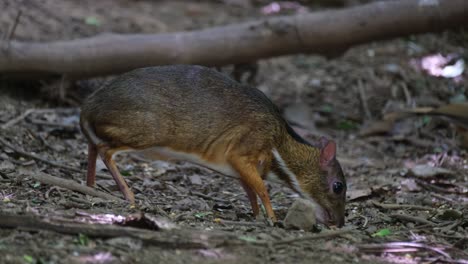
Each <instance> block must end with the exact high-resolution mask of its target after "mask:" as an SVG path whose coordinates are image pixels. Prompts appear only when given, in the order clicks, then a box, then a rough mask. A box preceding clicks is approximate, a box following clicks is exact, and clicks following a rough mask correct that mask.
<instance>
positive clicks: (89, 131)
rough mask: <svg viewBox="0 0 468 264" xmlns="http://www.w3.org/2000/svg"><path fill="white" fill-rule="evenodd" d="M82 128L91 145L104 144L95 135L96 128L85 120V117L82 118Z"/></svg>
mask: <svg viewBox="0 0 468 264" xmlns="http://www.w3.org/2000/svg"><path fill="white" fill-rule="evenodd" d="M80 126H81V131H82V132H83V134H84V135H85V136H86V138H87V139H88V141H89V143H90V144H93V145H95V146H97V145H99V144H101V143H103V142H102V140H101V139H100V138H98V136H96V133H94V128H93V127H92V126H91V124H90V123H89V121H87V120H85V119H84V118H83V116H81V118H80Z"/></svg>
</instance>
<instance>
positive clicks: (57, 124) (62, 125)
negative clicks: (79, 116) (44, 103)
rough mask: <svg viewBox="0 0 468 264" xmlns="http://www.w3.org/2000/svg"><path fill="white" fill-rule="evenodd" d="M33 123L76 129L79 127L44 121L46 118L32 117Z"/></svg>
mask: <svg viewBox="0 0 468 264" xmlns="http://www.w3.org/2000/svg"><path fill="white" fill-rule="evenodd" d="M30 121H31V123H32V124H34V125H40V126H52V127H62V128H66V129H76V128H77V127H76V126H75V125H72V124H62V123H57V122H49V121H44V120H39V119H31V120H30Z"/></svg>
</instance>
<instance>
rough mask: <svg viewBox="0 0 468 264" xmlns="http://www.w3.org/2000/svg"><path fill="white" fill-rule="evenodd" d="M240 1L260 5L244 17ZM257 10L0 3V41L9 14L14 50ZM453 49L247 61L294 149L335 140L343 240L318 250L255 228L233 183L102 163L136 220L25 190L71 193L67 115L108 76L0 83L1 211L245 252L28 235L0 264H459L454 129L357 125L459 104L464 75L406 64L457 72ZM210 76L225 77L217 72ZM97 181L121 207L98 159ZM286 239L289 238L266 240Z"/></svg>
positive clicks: (372, 49)
mask: <svg viewBox="0 0 468 264" xmlns="http://www.w3.org/2000/svg"><path fill="white" fill-rule="evenodd" d="M249 2H257V3H260V2H263V3H260V4H258V5H246V3H249ZM266 2H268V1H149V0H138V1H137V0H116V1H110V0H101V1H91V0H81V1H78V0H68V1H53V0H43V1H39V0H37V1H22V2H21V1H13V0H8V1H2V2H0V9H1V10H2V13H1V14H0V30H2V33H3V34H4V32H5V29H8V28H10V27H11V24H12V21H14V20H15V16H16V14H17V12H18V7H19V6H21V9H22V12H23V13H22V16H21V18H20V23H19V24H18V27H17V29H16V31H15V35H14V38H15V39H18V40H34V41H50V40H62V39H74V38H79V37H85V36H92V35H95V34H99V33H104V32H115V33H160V32H172V31H180V30H192V29H198V28H205V27H210V26H214V25H223V24H228V23H234V22H239V21H246V20H249V19H254V18H258V17H262V16H265V15H264V14H262V12H261V8H262V5H264V4H265V3H266ZM307 8H308V9H309V10H311V11H317V10H320V9H321V8H323V7H317V6H308V7H307ZM290 12H292V11H289V13H290ZM467 43H468V36H467V33H466V31H461V30H459V31H450V32H444V33H439V34H427V35H420V36H412V37H408V38H402V39H395V40H392V41H385V42H377V43H370V44H366V45H362V46H359V47H355V48H353V49H350V50H349V51H347V52H346V53H345V54H343V56H340V57H338V58H336V59H332V60H327V59H325V58H323V57H320V56H312V55H295V56H286V57H281V58H274V59H268V60H262V61H259V62H257V63H258V67H259V71H258V74H257V75H256V76H255V80H254V82H253V83H252V84H253V85H254V86H256V87H257V88H259V89H261V90H262V91H263V92H265V93H266V94H267V95H268V96H269V97H270V98H271V99H272V100H273V101H274V102H275V103H276V104H277V105H278V106H280V108H281V109H282V111H283V113H284V115H285V117H286V118H287V119H288V120H289V121H290V122H291V124H293V126H294V128H296V129H297V130H298V132H300V133H301V134H302V135H304V136H305V137H306V138H308V139H310V140H312V139H313V138H314V137H315V136H319V135H327V136H329V137H331V138H333V139H335V140H336V141H337V143H338V159H339V160H340V162H341V164H342V166H343V169H344V172H345V175H346V178H347V184H348V197H347V198H348V202H347V205H346V225H345V226H346V228H351V229H354V231H352V233H348V234H344V235H341V236H339V237H335V238H325V239H319V240H312V239H310V240H300V239H299V238H301V237H304V236H309V235H313V234H314V232H318V231H319V230H320V229H322V230H323V229H324V227H320V226H319V227H318V228H317V230H314V231H300V230H286V229H284V228H283V227H270V226H268V225H266V224H265V223H263V222H261V221H260V222H256V221H255V219H253V217H252V214H251V209H250V205H249V202H248V199H247V196H246V195H245V193H244V191H243V190H242V188H241V187H240V185H239V183H238V182H237V181H236V180H235V179H231V178H227V177H226V176H222V175H219V174H217V173H214V172H211V171H209V170H206V169H204V168H200V167H196V166H194V165H191V164H189V163H178V164H172V163H165V162H161V161H149V160H145V159H143V158H141V157H139V156H135V155H122V156H119V157H118V158H117V161H118V166H119V168H120V170H121V172H122V174H123V175H124V176H125V177H126V179H127V181H128V183H129V184H130V185H131V188H132V189H133V190H134V191H135V195H136V199H137V201H138V202H137V206H136V208H130V207H129V206H128V205H127V204H126V203H123V202H112V201H109V200H106V199H102V198H96V197H91V196H89V195H84V194H82V193H80V192H76V191H72V190H69V189H68V188H62V187H57V186H54V185H50V184H44V183H41V182H39V181H38V180H37V178H34V175H51V176H56V177H60V178H62V179H67V180H73V181H75V182H77V183H81V184H85V183H84V180H85V170H86V164H87V162H86V154H87V147H86V146H87V144H86V140H85V138H84V137H83V135H82V134H81V132H80V129H79V125H78V121H79V103H80V102H81V101H82V100H83V98H84V97H85V96H86V95H87V94H89V92H90V91H92V90H93V89H96V87H98V86H99V85H100V84H102V83H103V82H105V81H106V80H107V79H109V78H112V77H106V78H96V79H93V80H80V81H77V82H73V83H66V84H63V83H61V82H60V80H57V81H54V82H51V81H40V82H29V81H28V82H12V81H11V80H9V79H7V78H3V77H2V78H1V81H0V126H3V125H5V124H7V123H8V122H9V121H11V120H14V119H15V118H16V117H19V116H21V115H22V114H23V113H25V112H26V111H28V110H29V111H30V112H29V114H28V115H27V116H23V118H20V119H17V122H15V123H14V124H13V123H12V124H11V125H8V126H7V127H6V128H2V129H1V130H0V137H1V138H2V139H4V140H5V141H6V142H7V143H9V144H10V145H12V148H7V147H5V145H4V144H0V145H3V146H2V148H0V186H1V188H0V199H1V201H0V208H1V212H3V213H12V214H16V215H28V214H29V215H30V214H35V215H40V216H42V217H45V218H47V217H50V218H51V219H53V218H62V219H63V218H66V219H81V218H83V217H84V218H86V217H89V218H92V216H103V215H107V216H108V217H111V216H119V215H120V216H128V215H131V214H135V213H139V212H144V213H145V214H146V215H148V216H154V217H161V218H164V219H167V220H169V221H171V222H172V223H174V224H176V225H177V228H178V230H181V234H182V235H181V236H179V237H178V238H177V239H179V240H180V241H185V242H187V241H190V240H191V239H192V235H193V234H198V233H197V232H206V233H208V234H210V233H212V234H225V236H226V240H229V239H228V238H229V237H231V236H233V237H236V238H237V239H238V240H240V241H244V242H245V243H239V244H236V245H234V244H230V243H228V242H226V243H219V244H217V245H215V246H206V247H205V248H202V247H189V246H177V245H178V244H177V243H175V244H174V246H167V245H165V246H161V244H157V243H156V244H154V243H153V244H152V243H147V240H145V239H138V238H129V237H124V236H119V237H113V238H102V237H94V236H87V235H83V234H63V233H61V232H53V231H50V230H45V229H44V230H39V229H41V228H40V227H39V226H37V228H32V229H33V230H28V229H27V228H20V229H8V228H1V229H0V263H136V262H139V263H221V262H223V263H266V262H273V263H310V262H312V263H315V262H317V263H318V262H322V263H468V253H467V248H468V240H467V237H468V231H467V227H468V219H467V213H468V207H467V204H468V196H467V194H468V152H467V150H466V149H463V147H462V143H461V142H462V140H463V139H462V137H461V135H462V134H461V132H460V131H461V130H458V129H457V127H458V126H457V125H456V123H453V122H452V121H451V120H449V119H444V118H439V117H437V116H427V115H414V116H410V117H407V118H404V119H402V120H399V121H398V122H396V123H395V124H393V126H391V127H386V129H383V128H381V127H380V129H378V131H377V132H376V130H375V129H372V128H375V127H376V126H377V127H379V126H378V124H379V121H380V120H382V118H383V116H384V115H385V114H387V113H390V112H392V111H395V110H399V109H404V108H411V107H422V106H426V107H438V106H441V105H446V104H449V103H454V102H466V97H467V96H468V89H467V78H468V74H467V72H468V71H466V70H465V72H464V74H462V75H461V76H459V77H457V78H442V77H435V76H431V75H430V74H428V73H427V72H425V71H423V70H421V69H420V68H418V67H415V66H414V65H415V64H417V63H416V62H417V61H418V60H419V59H421V58H423V57H424V56H427V55H431V54H438V53H440V54H442V55H449V54H450V55H451V56H458V57H460V58H463V57H464V58H465V61H466V58H468V57H467V54H468V53H467V52H468V50H467V48H466V47H467ZM222 70H223V71H224V72H226V73H229V72H230V71H231V70H232V67H231V66H226V67H224V68H223V69H222ZM64 87H65V88H66V89H65V90H64V89H63V88H64ZM60 88H62V89H60ZM58 90H62V92H57V91H58ZM31 109H33V110H31ZM464 122H465V124H466V119H465V121H464ZM376 124H377V125H376ZM465 146H466V145H465ZM21 150H24V151H25V152H27V153H32V154H35V155H36V156H39V157H41V158H42V159H45V160H46V162H44V161H40V160H38V159H37V158H36V159H34V158H31V157H30V156H29V157H28V156H25V155H22V154H21V153H20V151H21ZM47 161H49V162H47ZM51 162H55V163H59V164H62V165H64V166H62V167H58V166H53V164H51ZM76 169H78V171H77V170H76ZM98 170H99V173H100V175H101V176H99V177H98V181H97V184H98V189H99V190H101V191H103V192H107V193H112V194H113V195H114V196H117V197H122V195H121V194H120V193H119V192H118V191H117V187H116V186H115V182H114V181H113V180H112V179H111V178H110V176H109V174H108V172H107V171H106V170H105V167H104V165H103V164H101V163H98ZM267 185H268V188H269V192H270V196H271V199H272V203H273V207H274V210H275V212H276V213H277V216H278V217H279V219H284V217H285V215H286V213H287V211H288V208H289V207H290V206H291V204H292V203H293V202H294V200H295V199H296V198H297V195H296V194H294V193H293V192H292V191H291V190H289V189H288V188H286V187H283V186H281V185H278V184H276V183H271V182H269V183H267ZM382 204H384V205H383V206H382ZM388 204H390V206H388ZM385 205H387V206H385ZM392 206H393V207H392ZM223 221H226V222H224V223H223ZM0 222H1V221H0ZM154 232H165V233H167V232H169V234H170V232H172V231H170V230H167V231H154ZM174 232H175V231H174ZM184 234H186V237H184ZM191 234H192V235H191ZM221 236H223V235H221ZM288 239H290V240H291V242H289V243H276V242H278V241H283V240H288ZM180 241H179V242H180ZM256 242H260V243H256ZM179 244H180V243H179ZM182 244H183V243H182Z"/></svg>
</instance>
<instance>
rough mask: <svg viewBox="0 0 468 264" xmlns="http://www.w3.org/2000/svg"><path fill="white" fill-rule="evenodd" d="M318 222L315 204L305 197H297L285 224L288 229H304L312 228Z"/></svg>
mask: <svg viewBox="0 0 468 264" xmlns="http://www.w3.org/2000/svg"><path fill="white" fill-rule="evenodd" d="M316 223H317V220H316V219H315V205H314V204H313V203H312V202H311V201H309V200H305V199H297V200H296V201H295V202H294V203H293V205H292V206H291V208H289V210H288V213H287V214H286V218H285V219H284V226H285V227H286V228H287V229H302V230H304V231H309V230H312V228H313V226H314V225H315V224H316Z"/></svg>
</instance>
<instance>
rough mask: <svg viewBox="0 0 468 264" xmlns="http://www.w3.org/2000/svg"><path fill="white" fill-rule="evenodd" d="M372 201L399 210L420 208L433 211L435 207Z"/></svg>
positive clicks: (378, 205)
mask: <svg viewBox="0 0 468 264" xmlns="http://www.w3.org/2000/svg"><path fill="white" fill-rule="evenodd" d="M372 203H373V204H374V205H375V206H377V207H380V208H383V209H389V210H399V209H412V210H422V211H433V210H435V208H432V207H428V206H422V205H414V204H383V203H379V202H376V201H372Z"/></svg>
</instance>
